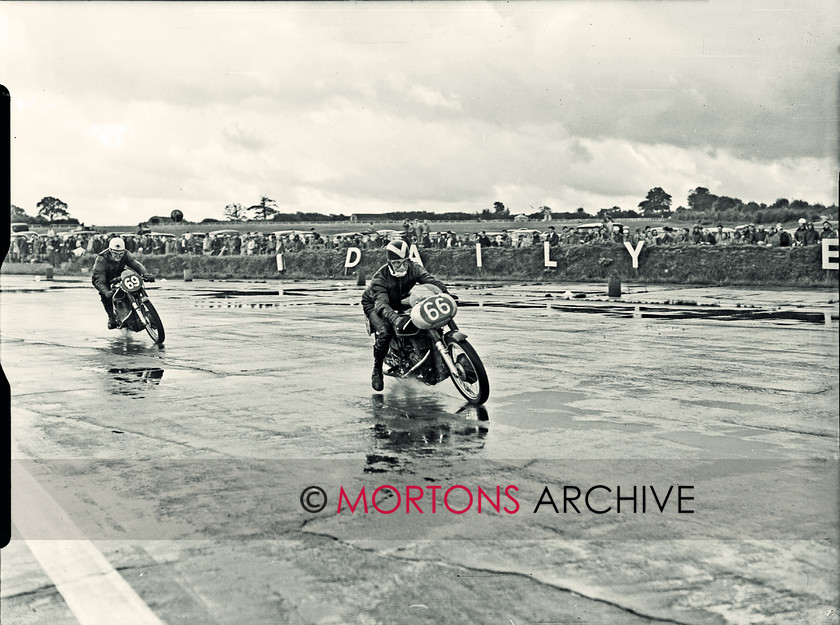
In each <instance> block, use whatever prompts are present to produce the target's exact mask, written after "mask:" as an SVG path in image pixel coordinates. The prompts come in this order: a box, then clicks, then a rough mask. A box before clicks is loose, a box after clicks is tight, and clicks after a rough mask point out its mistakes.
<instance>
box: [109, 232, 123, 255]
mask: <svg viewBox="0 0 840 625" xmlns="http://www.w3.org/2000/svg"><path fill="white" fill-rule="evenodd" d="M108 251H109V252H110V253H111V258H113V259H114V260H120V259H121V258H122V257H123V256H124V255H125V241H123V240H122V238H120V237H114V238H113V239H111V240H110V241H109V242H108Z"/></svg>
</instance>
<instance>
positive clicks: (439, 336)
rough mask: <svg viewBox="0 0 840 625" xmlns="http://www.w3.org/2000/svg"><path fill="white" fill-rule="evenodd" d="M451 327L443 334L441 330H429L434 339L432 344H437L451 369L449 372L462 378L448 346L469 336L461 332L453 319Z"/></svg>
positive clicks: (438, 349) (447, 366) (439, 352)
mask: <svg viewBox="0 0 840 625" xmlns="http://www.w3.org/2000/svg"><path fill="white" fill-rule="evenodd" d="M449 327H450V328H451V330H450V331H449V332H447V333H446V334H443V333H442V332H441V331H440V330H428V332H429V336H430V337H431V339H432V344H433V345H434V346H435V349H436V350H437V352H438V354H440V357H441V358H442V359H443V362H444V363H446V368H447V369H449V373H450V374H451V375H452V376H454V377H456V378H460V377H461V374H460V373H459V371H458V367H456V366H455V361H453V360H452V356H450V355H449V350H448V349H447V347H446V346H447V344H449V343H450V342H455V341H462V340H464V339H465V338H467V335H466V334H464V333H463V332H460V331H459V330H458V326H456V325H455V323H454V322H452V321H450V322H449Z"/></svg>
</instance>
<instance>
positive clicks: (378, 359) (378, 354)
mask: <svg viewBox="0 0 840 625" xmlns="http://www.w3.org/2000/svg"><path fill="white" fill-rule="evenodd" d="M390 344H391V337H390V336H389V335H386V334H380V333H377V334H376V342H375V343H374V344H373V373H371V374H370V385H371V386H372V387H373V390H374V391H376V392H379V391H381V390H382V389H383V388H385V380H384V378H383V376H382V363H383V362H384V360H385V355H386V354H387V353H388V346H389V345H390Z"/></svg>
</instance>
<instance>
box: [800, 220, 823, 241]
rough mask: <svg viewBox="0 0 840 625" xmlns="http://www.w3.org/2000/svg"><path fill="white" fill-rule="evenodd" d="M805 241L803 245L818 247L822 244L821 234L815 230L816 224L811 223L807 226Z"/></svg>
mask: <svg viewBox="0 0 840 625" xmlns="http://www.w3.org/2000/svg"><path fill="white" fill-rule="evenodd" d="M803 240H804V242H803V245H817V244H818V243H819V242H820V233H819V232H817V231H816V230H815V229H814V224H813V223H811V222H810V221H809V222H808V223H806V224H805V235H804V237H803Z"/></svg>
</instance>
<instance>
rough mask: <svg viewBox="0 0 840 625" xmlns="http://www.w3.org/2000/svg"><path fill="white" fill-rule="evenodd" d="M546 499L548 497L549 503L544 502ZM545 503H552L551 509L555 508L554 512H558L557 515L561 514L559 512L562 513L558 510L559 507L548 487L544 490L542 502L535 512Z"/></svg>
mask: <svg viewBox="0 0 840 625" xmlns="http://www.w3.org/2000/svg"><path fill="white" fill-rule="evenodd" d="M546 497H548V501H543V499H545V498H546ZM544 503H550V504H551V507H552V508H554V512H557V513H559V512H560V511H559V510H558V509H557V505H556V504H555V503H554V498H553V497H552V496H551V491H550V490H548V486H546V487H545V488H543V492H542V495H540V500H539V501H538V502H537V507H536V508H534V512H536V511H537V510H539V509H540V506H541V505H543V504H544Z"/></svg>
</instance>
